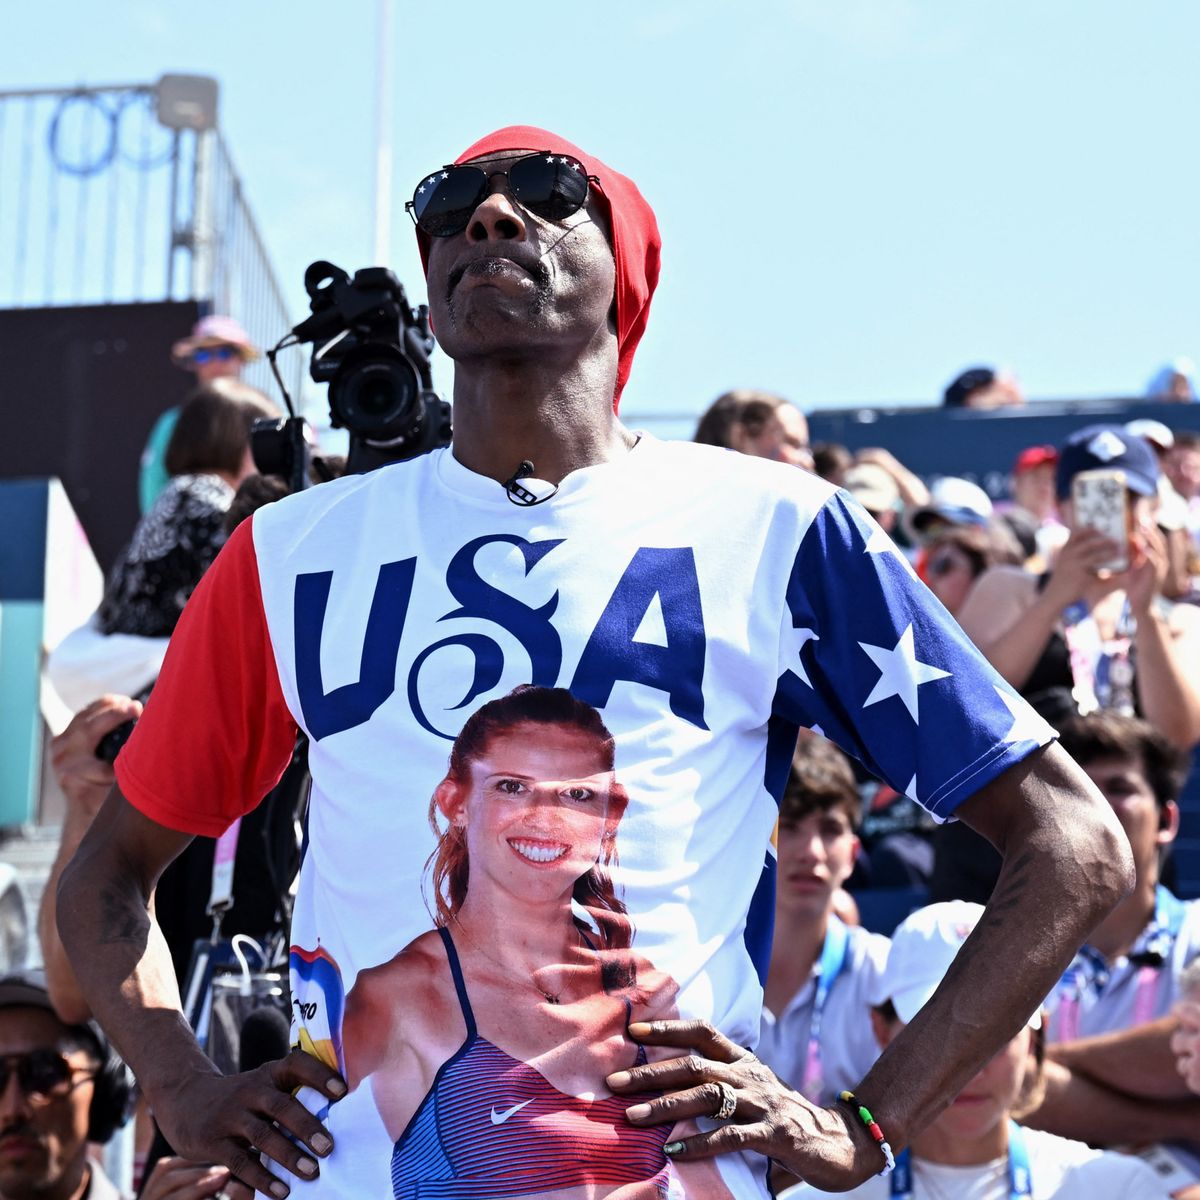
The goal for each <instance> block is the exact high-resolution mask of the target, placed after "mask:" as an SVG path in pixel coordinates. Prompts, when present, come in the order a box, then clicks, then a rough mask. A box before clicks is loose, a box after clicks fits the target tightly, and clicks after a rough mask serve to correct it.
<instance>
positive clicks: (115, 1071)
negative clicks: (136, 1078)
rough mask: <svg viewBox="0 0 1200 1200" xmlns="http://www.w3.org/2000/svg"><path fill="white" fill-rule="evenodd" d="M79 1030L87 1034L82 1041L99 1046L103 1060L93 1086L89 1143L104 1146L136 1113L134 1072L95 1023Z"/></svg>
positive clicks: (83, 1026)
mask: <svg viewBox="0 0 1200 1200" xmlns="http://www.w3.org/2000/svg"><path fill="white" fill-rule="evenodd" d="M75 1029H77V1030H78V1031H79V1032H80V1033H82V1034H84V1037H83V1038H82V1039H81V1040H85V1041H88V1042H94V1043H95V1047H94V1049H95V1050H96V1051H97V1057H98V1058H99V1059H100V1070H99V1071H97V1072H96V1076H95V1079H94V1080H93V1084H92V1089H93V1090H92V1103H91V1106H90V1107H89V1108H88V1133H87V1136H88V1141H89V1142H97V1143H99V1144H100V1145H104V1143H105V1142H107V1141H108V1140H109V1138H111V1137H112V1135H113V1134H114V1133H116V1132H117V1130H118V1129H120V1128H121V1126H122V1125H124V1124H125V1122H126V1121H128V1120H129V1115H130V1113H131V1112H132V1111H133V1073H132V1072H131V1071H130V1070H129V1068H128V1067H127V1066H126V1065H125V1060H124V1059H123V1058H122V1057H121V1056H120V1055H119V1054H118V1053H117V1052H116V1050H115V1049H114V1048H113V1045H112V1043H111V1042H110V1041H109V1040H108V1038H107V1037H106V1036H105V1034H104V1030H103V1029H101V1028H100V1026H99V1025H98V1024H97V1023H96V1022H95V1021H88V1022H87V1023H86V1024H84V1025H77V1026H75Z"/></svg>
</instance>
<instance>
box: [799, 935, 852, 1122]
mask: <svg viewBox="0 0 1200 1200" xmlns="http://www.w3.org/2000/svg"><path fill="white" fill-rule="evenodd" d="M849 946H850V932H849V930H848V929H847V928H846V926H845V925H844V924H843V923H842V922H841V921H840V920H839V919H838V918H837V917H835V916H830V918H829V924H828V925H827V927H826V929H825V944H824V945H823V946H822V947H821V957H820V959H819V960H818V963H819V966H820V975H819V976H818V977H817V991H816V995H815V996H814V997H813V1010H812V1017H811V1018H810V1019H809V1023H808V1050H807V1052H806V1054H805V1058H804V1078H803V1080H802V1081H801V1084H800V1090H801V1092H803V1093H804V1095H805V1096H806V1097H807V1098H808V1099H809V1100H812V1101H814V1102H817V1101H818V1100H819V1097H820V1094H821V1092H822V1091H823V1090H824V1088H825V1064H824V1062H823V1061H822V1058H821V1018H822V1016H823V1015H824V1012H825V1003H826V1001H827V1000H828V999H829V993H830V991H831V989H832V988H833V984H834V980H836V979H837V977H838V976H839V975H840V974H841V973H842V968H843V967H844V966H845V965H846V957H847V950H848V949H849Z"/></svg>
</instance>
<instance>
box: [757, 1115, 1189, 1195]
mask: <svg viewBox="0 0 1200 1200" xmlns="http://www.w3.org/2000/svg"><path fill="white" fill-rule="evenodd" d="M1023 1132H1024V1135H1025V1144H1026V1146H1027V1147H1028V1150H1029V1173H1030V1179H1031V1187H1032V1189H1033V1200H1166V1197H1168V1196H1169V1194H1170V1193H1168V1192H1167V1190H1166V1189H1165V1187H1164V1186H1163V1185H1162V1183H1160V1181H1159V1179H1158V1177H1157V1176H1156V1175H1155V1173H1154V1171H1153V1169H1152V1168H1151V1167H1149V1166H1148V1165H1147V1164H1146V1163H1144V1162H1142V1160H1141V1159H1140V1158H1132V1157H1130V1156H1129V1155H1125V1154H1113V1153H1111V1152H1108V1151H1104V1150H1093V1149H1092V1148H1091V1147H1090V1146H1086V1145H1084V1143H1083V1142H1073V1141H1071V1140H1070V1139H1068V1138H1060V1137H1056V1136H1055V1135H1054V1134H1052V1133H1043V1132H1042V1131H1041V1130H1038V1129H1026V1130H1024V1131H1023ZM818 1196H841V1197H844V1198H845V1200H889V1197H890V1196H891V1183H890V1177H889V1176H885V1175H876V1176H875V1177H874V1178H872V1179H868V1180H867V1182H866V1183H864V1184H860V1185H859V1186H858V1187H856V1188H851V1189H850V1191H848V1192H822V1191H821V1190H820V1189H818V1188H812V1187H809V1186H808V1185H807V1184H799V1185H798V1186H796V1187H792V1188H788V1189H787V1190H786V1191H783V1192H781V1193H780V1194H779V1200H784V1198H785V1197H788V1198H789V1200H809V1197H812V1198H813V1200H816V1197H818ZM913 1200H1009V1191H1008V1159H1007V1158H998V1159H995V1160H994V1161H993V1162H990V1163H985V1164H983V1166H979V1167H948V1166H944V1165H943V1164H941V1163H929V1162H922V1161H921V1160H920V1159H914V1160H913Z"/></svg>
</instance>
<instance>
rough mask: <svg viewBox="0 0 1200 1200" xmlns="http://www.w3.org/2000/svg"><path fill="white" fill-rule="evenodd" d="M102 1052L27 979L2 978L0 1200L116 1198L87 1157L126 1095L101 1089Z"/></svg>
mask: <svg viewBox="0 0 1200 1200" xmlns="http://www.w3.org/2000/svg"><path fill="white" fill-rule="evenodd" d="M105 1057H106V1047H104V1046H102V1045H101V1042H100V1040H99V1037H98V1035H97V1033H96V1032H95V1031H94V1030H93V1029H91V1028H89V1027H88V1026H87V1025H66V1024H64V1023H63V1022H62V1021H60V1020H59V1019H58V1017H57V1015H56V1014H55V1012H54V1008H53V1006H52V1005H51V1003H50V997H49V995H48V994H47V992H46V989H45V987H44V986H43V983H42V980H41V979H40V978H39V977H38V976H36V975H33V974H27V975H9V976H7V977H6V978H4V979H0V1196H2V1197H3V1198H4V1200H118V1196H119V1194H118V1192H117V1189H116V1188H115V1187H114V1186H113V1185H112V1183H111V1182H110V1181H109V1179H108V1177H107V1176H106V1175H105V1174H104V1172H103V1170H101V1168H100V1167H99V1165H98V1164H97V1163H95V1162H93V1161H91V1160H90V1159H89V1158H88V1140H89V1138H91V1139H94V1140H96V1141H107V1140H108V1139H109V1137H111V1136H112V1134H113V1132H114V1130H115V1129H116V1127H117V1125H118V1124H119V1123H120V1122H121V1120H122V1119H123V1117H124V1113H123V1112H121V1111H117V1105H118V1104H121V1103H123V1101H124V1099H125V1097H126V1096H127V1094H128V1085H127V1084H126V1085H125V1087H124V1089H123V1090H121V1091H120V1093H119V1094H114V1089H113V1088H112V1087H107V1088H106V1087H105V1085H104V1084H100V1085H99V1088H100V1095H99V1097H98V1096H97V1089H98V1084H97V1077H98V1076H99V1075H100V1074H101V1071H102V1069H103V1067H104V1063H105Z"/></svg>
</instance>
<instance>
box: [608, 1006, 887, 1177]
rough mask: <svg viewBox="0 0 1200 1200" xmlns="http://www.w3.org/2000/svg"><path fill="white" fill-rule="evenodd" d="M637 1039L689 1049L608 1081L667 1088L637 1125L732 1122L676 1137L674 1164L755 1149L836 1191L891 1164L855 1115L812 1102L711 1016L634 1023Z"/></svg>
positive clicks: (631, 1114)
mask: <svg viewBox="0 0 1200 1200" xmlns="http://www.w3.org/2000/svg"><path fill="white" fill-rule="evenodd" d="M629 1035H630V1037H632V1038H634V1039H635V1040H636V1041H638V1042H640V1043H642V1044H643V1045H649V1046H667V1047H672V1048H674V1049H677V1050H680V1051H681V1052H682V1057H679V1058H669V1059H665V1060H663V1061H661V1062H652V1063H645V1064H644V1065H642V1066H638V1067H632V1068H630V1069H629V1070H628V1071H618V1072H616V1073H615V1074H613V1075H610V1076H609V1077H608V1086H609V1087H610V1088H611V1089H612V1090H613V1092H615V1093H616V1094H618V1095H630V1094H637V1093H642V1092H658V1093H660V1094H659V1095H657V1096H656V1097H655V1098H654V1099H652V1100H648V1101H647V1102H646V1103H644V1104H636V1105H634V1106H633V1107H632V1108H630V1109H629V1111H628V1113H627V1114H626V1115H627V1117H628V1119H629V1121H630V1122H631V1123H632V1124H634V1125H639V1126H647V1125H675V1124H677V1123H679V1122H682V1121H689V1120H695V1119H696V1118H697V1117H715V1118H718V1119H721V1120H723V1121H724V1122H725V1123H724V1124H722V1125H720V1126H718V1127H717V1128H716V1129H713V1130H711V1131H709V1132H707V1133H697V1134H694V1135H692V1136H690V1137H685V1138H683V1139H681V1140H679V1141H676V1142H669V1143H668V1144H667V1153H668V1155H669V1157H670V1158H671V1160H672V1161H673V1162H681V1163H682V1162H690V1161H693V1160H696V1159H702V1158H712V1157H713V1156H714V1155H718V1154H728V1153H730V1152H733V1151H739V1150H753V1151H755V1152H757V1153H759V1154H762V1155H765V1156H766V1157H768V1158H772V1159H774V1160H775V1161H776V1162H778V1163H780V1164H782V1165H783V1167H784V1168H786V1169H787V1170H788V1171H789V1172H790V1173H791V1174H793V1175H795V1176H796V1177H797V1178H798V1179H804V1180H806V1181H807V1182H809V1183H811V1184H813V1186H815V1187H819V1188H822V1189H824V1190H829V1191H844V1190H845V1189H846V1188H849V1187H853V1186H855V1185H856V1184H858V1183H861V1182H863V1180H865V1179H868V1178H870V1177H871V1176H872V1175H876V1174H878V1173H879V1172H880V1171H881V1170H882V1169H883V1165H884V1160H883V1154H882V1153H881V1151H880V1149H879V1147H878V1146H877V1145H875V1143H874V1142H873V1141H872V1140H871V1138H870V1136H869V1135H868V1133H867V1131H866V1130H865V1129H864V1128H861V1127H859V1126H857V1124H856V1123H855V1122H854V1121H853V1120H852V1119H851V1118H850V1114H849V1113H843V1112H842V1111H841V1110H840V1109H827V1108H818V1107H817V1106H816V1105H813V1104H810V1103H809V1102H808V1101H807V1100H805V1098H804V1097H803V1096H801V1095H800V1093H799V1092H796V1091H793V1090H792V1089H791V1088H789V1087H788V1086H787V1085H786V1084H784V1083H782V1082H781V1081H780V1080H779V1078H778V1077H777V1076H776V1075H775V1074H774V1072H773V1071H771V1070H770V1068H768V1067H766V1066H764V1064H763V1063H761V1062H760V1061H759V1060H758V1059H757V1058H756V1057H755V1056H754V1055H753V1054H751V1053H750V1052H749V1051H748V1050H745V1049H743V1048H742V1047H741V1046H738V1045H736V1044H735V1043H733V1042H731V1041H730V1040H729V1039H728V1038H727V1037H725V1035H724V1034H722V1033H720V1032H719V1031H718V1030H716V1029H714V1028H713V1027H712V1026H711V1025H710V1024H708V1022H707V1021H683V1020H678V1021H650V1022H634V1023H633V1024H631V1025H630V1026H629Z"/></svg>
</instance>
